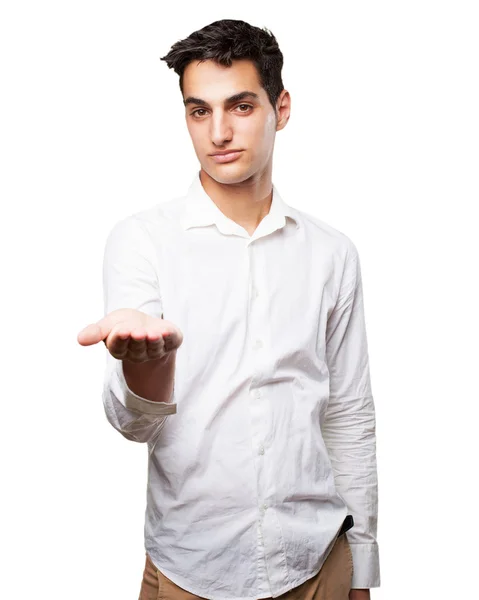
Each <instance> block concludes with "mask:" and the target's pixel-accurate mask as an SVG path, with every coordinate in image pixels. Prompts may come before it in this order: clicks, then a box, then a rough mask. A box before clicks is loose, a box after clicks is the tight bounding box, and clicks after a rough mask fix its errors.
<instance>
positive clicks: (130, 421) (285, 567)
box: [103, 174, 380, 600]
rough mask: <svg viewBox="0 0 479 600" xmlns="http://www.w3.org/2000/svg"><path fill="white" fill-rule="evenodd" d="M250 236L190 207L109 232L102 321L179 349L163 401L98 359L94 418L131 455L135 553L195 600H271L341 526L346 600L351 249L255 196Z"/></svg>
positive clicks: (367, 487)
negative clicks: (143, 497)
mask: <svg viewBox="0 0 479 600" xmlns="http://www.w3.org/2000/svg"><path fill="white" fill-rule="evenodd" d="M272 191H273V195H272V202H271V206H270V210H269V213H268V214H267V215H266V216H265V217H263V219H262V220H261V222H260V223H259V225H258V227H257V228H256V230H255V231H254V233H253V234H252V235H250V234H249V233H248V232H247V231H246V230H245V229H244V228H243V227H241V226H240V225H239V224H237V223H236V222H234V221H232V220H231V219H229V218H228V217H226V215H224V214H223V213H222V212H221V211H220V209H219V208H218V207H217V206H216V204H215V203H214V202H213V201H212V199H211V198H210V197H209V196H208V195H207V194H206V192H205V190H204V188H203V186H202V184H201V180H200V178H199V174H197V175H195V177H194V179H193V182H192V183H191V185H190V187H189V189H188V191H187V193H186V194H185V195H183V196H177V197H175V198H173V199H170V200H166V201H163V202H160V203H158V204H156V205H154V206H152V207H150V208H147V209H145V210H142V211H139V212H137V213H135V214H133V215H130V216H128V217H126V218H124V219H122V220H121V221H118V222H117V223H116V224H115V225H114V227H113V228H112V229H111V231H110V233H109V235H108V238H107V242H106V245H105V254H104V263H103V285H104V309H105V314H108V313H109V312H111V311H113V310H115V309H117V308H135V309H138V310H141V311H143V312H145V313H147V314H150V315H152V316H156V317H159V318H161V317H162V315H163V317H164V318H165V319H167V320H169V321H171V322H172V323H174V324H175V325H176V326H178V327H179V328H180V330H181V331H182V333H183V343H182V345H181V346H180V348H179V349H178V351H177V356H176V371H175V384H174V391H173V395H172V397H171V398H170V400H169V402H165V403H156V404H158V405H159V406H157V407H155V406H152V405H153V404H155V403H154V402H152V401H149V400H148V399H145V398H141V397H140V396H138V395H136V394H135V393H134V392H133V391H132V390H130V389H129V388H128V386H127V385H126V381H125V378H124V375H123V370H122V361H121V360H118V359H115V358H113V357H112V356H111V355H110V354H109V353H108V352H106V353H107V357H106V360H107V364H106V370H105V380H104V389H103V403H104V408H105V413H106V416H107V418H108V420H109V422H110V423H111V424H112V426H113V427H114V428H115V429H116V430H118V431H119V432H120V433H121V434H122V435H123V436H125V437H126V438H127V439H129V440H132V441H136V442H140V443H145V446H146V447H147V448H148V480H147V506H146V513H145V529H144V534H145V551H146V552H147V553H148V555H149V556H150V558H151V560H152V562H153V564H154V565H155V567H156V568H157V569H158V570H160V571H161V572H162V573H163V574H164V575H165V576H166V577H168V578H169V579H170V580H171V581H173V582H174V583H175V584H176V585H178V586H180V587H181V588H183V589H185V590H187V591H190V592H192V593H194V594H196V595H198V596H202V597H205V598H209V599H210V600H253V599H256V598H268V597H274V598H276V597H278V596H280V595H281V594H284V593H286V592H288V591H289V590H291V589H293V588H295V587H297V586H299V585H301V584H303V583H304V582H305V581H307V580H308V579H310V578H311V577H312V576H314V575H315V574H317V573H318V571H319V569H320V568H321V566H322V565H323V564H324V562H325V560H326V557H327V555H328V553H329V551H330V550H331V547H332V544H333V543H334V540H335V536H336V535H337V533H338V531H339V528H340V527H341V524H342V523H343V521H344V519H345V517H346V515H347V514H351V515H352V516H353V518H354V526H353V527H352V528H351V529H350V530H349V531H348V532H347V537H348V540H349V542H350V545H351V552H352V557H353V564H354V574H353V579H352V587H353V588H372V587H378V586H379V585H380V571H379V551H378V544H377V539H376V535H377V509H378V487H377V468H376V437H375V409H374V401H373V396H372V391H371V382H370V373H369V359H368V346H367V338H366V327H365V315H364V300H363V290H362V279H361V268H360V261H359V256H358V251H357V248H356V246H355V244H354V243H353V242H352V241H351V239H350V238H349V237H347V236H346V235H345V234H343V233H341V232H340V231H338V230H336V229H334V228H333V227H331V226H329V225H327V224H326V223H324V222H323V221H321V220H320V219H318V218H317V217H315V216H312V215H310V214H308V213H306V212H304V211H300V210H298V209H295V208H293V207H292V206H290V205H289V204H287V203H286V202H284V200H283V199H282V198H281V196H280V194H279V192H278V190H277V188H276V186H274V185H273V188H272Z"/></svg>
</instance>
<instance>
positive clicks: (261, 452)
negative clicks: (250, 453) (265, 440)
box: [259, 446, 264, 454]
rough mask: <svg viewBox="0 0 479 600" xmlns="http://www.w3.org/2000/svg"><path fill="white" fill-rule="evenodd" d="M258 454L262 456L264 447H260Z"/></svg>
mask: <svg viewBox="0 0 479 600" xmlns="http://www.w3.org/2000/svg"><path fill="white" fill-rule="evenodd" d="M259 453H260V454H264V446H260V447H259Z"/></svg>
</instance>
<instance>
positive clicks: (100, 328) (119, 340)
mask: <svg viewBox="0 0 479 600" xmlns="http://www.w3.org/2000/svg"><path fill="white" fill-rule="evenodd" d="M77 341H78V343H79V344H80V345H82V346H91V345H93V344H97V343H98V342H101V341H103V342H104V344H105V346H106V347H107V349H108V351H109V352H110V354H111V355H112V356H114V357H115V358H118V359H122V360H129V361H131V362H135V363H141V362H146V361H148V360H155V359H161V358H163V357H166V356H168V355H169V353H171V352H172V351H174V350H177V349H178V348H179V347H180V345H181V344H182V342H183V334H182V333H181V331H180V329H179V328H178V327H176V326H175V325H174V324H173V323H171V322H170V321H166V320H165V319H158V318H157V317H152V316H150V315H147V314H146V313H143V312H141V311H139V310H135V309H133V308H119V309H117V310H114V311H112V312H111V313H109V314H108V315H106V316H105V317H103V319H100V320H99V321H97V322H96V323H91V324H90V325H87V326H86V327H85V328H84V329H82V330H81V331H80V332H79V334H78V336H77Z"/></svg>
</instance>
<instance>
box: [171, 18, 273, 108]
mask: <svg viewBox="0 0 479 600" xmlns="http://www.w3.org/2000/svg"><path fill="white" fill-rule="evenodd" d="M209 59H211V60H214V61H215V62H216V63H218V64H220V65H224V66H228V67H229V66H231V64H232V61H233V60H239V59H249V60H251V61H252V62H253V63H254V64H255V66H256V70H257V71H258V75H259V80H260V83H261V86H262V87H263V88H264V89H265V91H266V93H267V94H268V98H269V101H270V102H271V105H272V106H273V108H274V109H275V111H276V101H277V100H278V98H279V95H280V94H281V92H282V91H283V81H282V79H281V69H282V68H283V54H282V53H281V50H280V49H279V46H278V43H277V41H276V38H275V37H274V35H273V34H272V33H271V31H269V30H268V29H266V28H263V29H260V28H259V27H254V26H253V25H250V24H249V23H246V22H245V21H240V20H236V19H223V20H222V21H214V22H213V23H210V24H209V25H206V26H205V27H203V28H202V29H199V30H198V31H194V32H193V33H192V34H190V35H189V36H188V37H187V38H185V39H184V40H179V41H178V42H176V43H175V44H173V46H172V47H171V49H170V51H169V52H168V54H167V55H166V56H163V57H161V59H160V60H164V61H165V62H166V64H167V65H168V67H169V68H170V69H174V71H175V73H177V74H178V75H179V76H180V90H181V93H182V94H183V73H184V71H185V68H186V66H187V65H188V64H189V63H190V62H191V61H192V60H198V61H199V62H203V61H205V60H209Z"/></svg>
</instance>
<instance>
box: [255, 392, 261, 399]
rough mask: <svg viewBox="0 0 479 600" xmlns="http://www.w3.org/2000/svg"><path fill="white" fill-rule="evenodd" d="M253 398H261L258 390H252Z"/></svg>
mask: <svg viewBox="0 0 479 600" xmlns="http://www.w3.org/2000/svg"><path fill="white" fill-rule="evenodd" d="M253 396H254V397H255V398H256V399H258V398H261V392H260V391H259V390H254V392H253Z"/></svg>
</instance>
